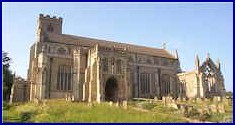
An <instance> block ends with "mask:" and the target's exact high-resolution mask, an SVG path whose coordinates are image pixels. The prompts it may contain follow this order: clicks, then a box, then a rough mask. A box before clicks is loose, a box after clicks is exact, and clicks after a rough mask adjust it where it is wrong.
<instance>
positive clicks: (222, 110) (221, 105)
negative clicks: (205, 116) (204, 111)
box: [218, 104, 225, 113]
mask: <svg viewBox="0 0 235 125" xmlns="http://www.w3.org/2000/svg"><path fill="white" fill-rule="evenodd" d="M218 112H219V113H225V106H224V105H223V104H220V105H218Z"/></svg>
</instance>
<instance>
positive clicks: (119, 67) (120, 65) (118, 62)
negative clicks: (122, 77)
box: [116, 59, 122, 73]
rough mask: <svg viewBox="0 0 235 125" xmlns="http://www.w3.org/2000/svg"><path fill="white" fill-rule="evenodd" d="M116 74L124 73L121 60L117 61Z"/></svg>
mask: <svg viewBox="0 0 235 125" xmlns="http://www.w3.org/2000/svg"><path fill="white" fill-rule="evenodd" d="M116 72H117V73H121V72H122V61H121V60H120V59H119V60H117V65H116Z"/></svg>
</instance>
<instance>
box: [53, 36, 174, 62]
mask: <svg viewBox="0 0 235 125" xmlns="http://www.w3.org/2000/svg"><path fill="white" fill-rule="evenodd" d="M49 39H50V40H51V41H55V42H59V43H64V44H71V45H81V46H87V47H90V46H94V45H96V44H98V45H99V46H104V47H114V46H115V47H120V48H126V50H127V51H128V52H133V53H140V54H146V55H152V56H158V57H164V58H171V59H176V57H175V56H174V55H172V54H170V53H169V52H168V51H167V50H165V49H159V48H152V47H146V46H139V45H133V44H128V43H120V42H114V41H109V40H101V39H94V38H88V37H82V36H75V35H68V34H60V35H55V34H51V35H49Z"/></svg>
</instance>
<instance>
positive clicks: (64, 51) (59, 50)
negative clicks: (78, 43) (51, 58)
mask: <svg viewBox="0 0 235 125" xmlns="http://www.w3.org/2000/svg"><path fill="white" fill-rule="evenodd" d="M57 52H58V54H62V55H63V54H66V50H65V49H64V48H62V47H60V48H58V50H57Z"/></svg>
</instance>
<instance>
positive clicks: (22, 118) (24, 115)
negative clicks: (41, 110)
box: [20, 112, 33, 122]
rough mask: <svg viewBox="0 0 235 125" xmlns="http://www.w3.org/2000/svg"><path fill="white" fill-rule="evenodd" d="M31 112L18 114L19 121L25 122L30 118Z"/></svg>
mask: <svg viewBox="0 0 235 125" xmlns="http://www.w3.org/2000/svg"><path fill="white" fill-rule="evenodd" d="M32 114H33V113H32V112H21V113H20V121H21V122H27V121H29V119H30V118H31V117H32Z"/></svg>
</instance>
